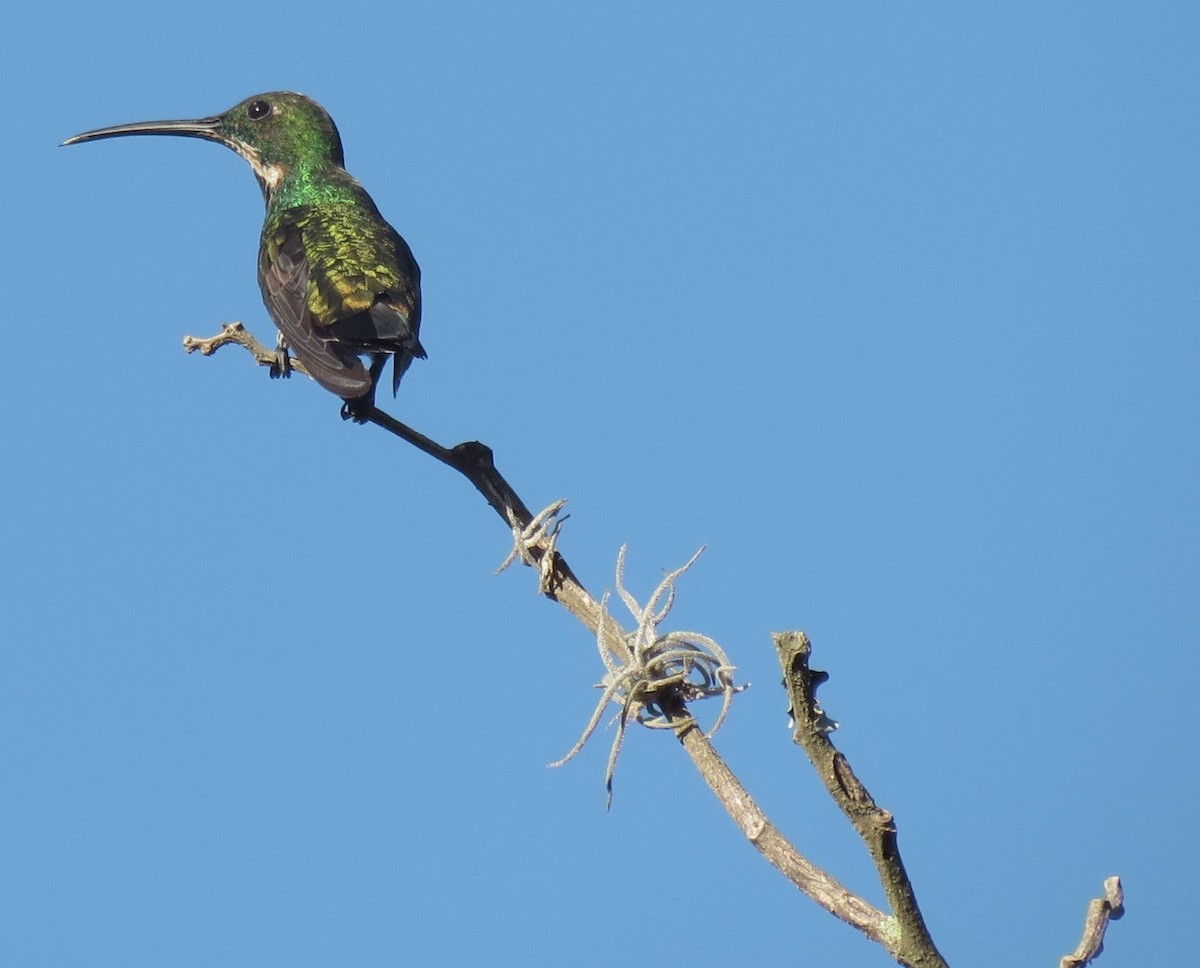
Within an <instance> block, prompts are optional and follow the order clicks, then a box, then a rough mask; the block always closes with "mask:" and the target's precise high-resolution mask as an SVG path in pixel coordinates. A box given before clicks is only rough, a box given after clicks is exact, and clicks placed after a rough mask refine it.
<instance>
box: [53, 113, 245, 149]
mask: <svg viewBox="0 0 1200 968" xmlns="http://www.w3.org/2000/svg"><path fill="white" fill-rule="evenodd" d="M127 134H171V135H177V136H179V137H182V138H205V139H207V140H209V141H219V142H221V144H224V145H229V139H228V138H226V137H225V136H224V135H223V134H221V118H220V117H219V116H216V117H211V118H199V119H197V120H195V121H135V122H134V123H133V124H115V125H113V126H112V127H111V128H97V129H96V130H95V131H84V132H83V133H82V134H77V135H73V136H72V137H70V138H68V139H67V140H66V141H64V142H63V143H62V145H60V146H59V147H63V146H65V145H76V144H79V143H80V142H81V141H99V140H100V139H101V138H119V137H121V136H123V135H127ZM230 147H232V145H230Z"/></svg>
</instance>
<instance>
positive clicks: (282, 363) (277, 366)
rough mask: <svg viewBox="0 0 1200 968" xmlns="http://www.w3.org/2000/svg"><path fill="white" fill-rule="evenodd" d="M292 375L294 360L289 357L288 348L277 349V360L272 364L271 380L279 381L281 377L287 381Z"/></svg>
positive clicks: (280, 347)
mask: <svg viewBox="0 0 1200 968" xmlns="http://www.w3.org/2000/svg"><path fill="white" fill-rule="evenodd" d="M291 375H292V358H291V356H290V355H288V351H287V347H286V346H282V345H281V346H278V347H276V349H275V360H274V362H272V363H271V379H272V380H278V379H280V378H281V377H282V378H283V379H285V380H286V379H287V378H288V377H290V376H291Z"/></svg>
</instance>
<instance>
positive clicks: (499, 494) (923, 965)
mask: <svg viewBox="0 0 1200 968" xmlns="http://www.w3.org/2000/svg"><path fill="white" fill-rule="evenodd" d="M183 343H184V348H185V349H186V350H187V352H189V353H192V352H196V351H199V352H200V353H201V354H202V355H204V356H209V355H211V354H212V353H214V352H215V351H216V350H217V349H219V348H220V347H222V346H226V345H229V344H236V345H239V346H242V347H243V348H245V349H246V350H248V351H249V352H250V353H251V354H252V355H253V356H254V358H255V361H256V362H257V363H258V364H259V365H261V366H270V367H278V364H279V354H278V353H277V351H275V350H272V349H270V348H268V347H266V346H264V345H263V344H262V343H259V342H258V340H256V339H255V338H254V337H253V336H251V335H250V334H249V333H248V332H246V330H245V329H244V327H243V326H242V324H241V323H226V324H225V325H224V326H223V328H222V331H221V332H220V333H219V334H217V335H216V336H212V337H209V338H207V339H196V338H194V337H191V336H188V337H185V338H184V341H183ZM291 365H292V368H293V369H296V370H297V371H298V372H301V373H303V372H305V370H304V367H303V364H301V363H300V361H298V360H294V361H292V363H291ZM272 375H274V373H273V374H272ZM365 419H366V421H367V422H369V423H373V424H375V425H376V426H378V427H381V428H383V429H384V430H387V431H388V432H389V433H392V434H394V435H396V436H397V437H399V438H401V439H402V440H405V441H407V442H408V443H410V444H412V445H413V446H414V447H416V448H418V449H419V450H421V451H423V452H424V453H426V454H428V455H430V456H431V457H433V458H435V459H436V460H438V461H440V462H441V463H443V464H445V465H446V466H447V467H451V468H453V469H454V470H456V471H458V472H459V473H460V474H462V475H463V476H464V477H465V478H466V479H467V480H468V481H470V482H471V484H472V485H474V487H475V489H476V490H478V491H479V493H480V494H482V495H483V497H484V499H485V500H486V501H487V502H488V504H489V505H490V506H491V507H492V509H493V510H494V511H495V512H496V513H497V514H498V515H499V516H500V519H501V520H502V521H504V523H505V525H506V526H507V527H508V528H509V529H510V531H511V532H512V534H513V543H514V548H513V552H512V553H511V554H510V555H509V557H508V558H506V559H505V562H504V564H503V565H502V566H501V569H500V570H503V568H504V567H507V566H508V565H509V564H511V563H512V562H513V561H515V560H516V558H518V557H519V558H520V559H521V560H522V561H523V562H524V563H525V564H528V565H530V566H532V567H534V568H535V569H536V570H537V571H538V574H539V583H538V590H539V591H540V592H541V593H542V594H544V595H546V596H547V597H548V598H552V599H554V600H555V601H557V602H558V603H559V604H560V605H562V606H563V607H564V608H566V609H567V611H569V612H570V613H571V614H572V615H574V616H575V617H576V618H577V619H579V621H580V622H582V623H583V624H584V625H585V626H586V627H587V628H588V629H590V630H591V632H592V633H593V634H594V635H596V637H597V644H598V647H599V648H600V652H601V657H602V659H603V661H604V664H605V667H606V669H607V670H608V675H607V676H606V677H605V682H603V683H602V684H601V689H602V690H603V695H602V697H601V699H600V702H599V703H598V704H597V706H596V709H595V710H594V712H593V715H592V717H591V719H590V720H589V722H588V724H587V726H586V727H585V729H584V733H583V735H582V736H581V738H580V740H579V742H578V743H577V744H576V745H575V747H573V748H572V750H571V751H570V752H569V753H568V754H567V756H566V757H565V758H564V760H565V759H570V758H571V756H573V755H574V754H575V753H577V752H578V751H579V749H580V748H581V747H582V745H583V743H584V742H585V741H586V740H587V738H588V737H589V736H590V735H591V733H592V731H593V730H595V728H596V727H597V725H598V724H599V721H600V718H601V716H602V713H603V710H604V709H605V707H606V705H607V703H608V702H615V703H618V704H619V705H620V706H621V711H620V713H619V714H618V721H619V724H618V732H617V738H616V741H615V742H614V745H613V748H612V749H611V751H610V753H609V762H608V778H609V782H610V785H611V778H612V771H613V769H614V768H615V763H616V756H617V753H618V752H619V750H620V744H621V740H622V739H623V738H624V732H625V727H626V725H627V723H628V720H629V718H630V717H631V716H633V717H634V718H635V719H637V720H638V721H639V722H642V723H643V724H644V725H647V726H652V727H655V728H669V729H672V730H674V732H675V734H676V736H677V737H678V739H679V741H680V743H681V744H682V746H683V748H684V749H685V750H686V751H687V753H688V755H689V756H690V757H691V759H692V762H693V764H694V765H695V766H696V768H697V770H699V772H700V775H701V776H703V777H704V780H705V782H706V783H708V785H709V788H710V789H711V790H712V791H713V793H714V794H715V795H716V797H717V799H718V800H719V801H720V802H721V804H722V805H723V806H724V808H725V810H726V811H727V812H728V813H729V815H730V816H731V817H732V818H733V820H734V822H735V823H736V824H737V825H738V827H739V828H740V829H741V831H742V832H743V834H745V836H746V838H747V839H748V840H749V841H750V842H751V843H752V844H753V845H754V847H755V849H756V850H758V851H759V853H761V854H762V855H763V857H764V858H766V860H767V861H768V862H770V863H771V864H772V865H773V866H774V867H775V868H776V869H778V870H779V871H780V872H781V873H783V875H784V876H785V877H787V878H788V880H790V881H791V882H792V883H793V884H795V885H796V887H797V888H799V889H800V890H801V891H802V892H803V893H804V894H806V895H807V896H808V897H810V898H811V899H812V900H813V901H815V902H816V903H817V904H819V905H820V906H821V907H823V908H824V909H825V910H826V911H829V912H830V913H831V914H833V915H835V916H836V917H838V918H840V919H842V920H843V921H845V922H846V923H847V924H850V925H852V926H853V927H855V928H857V929H858V930H859V931H862V932H863V933H864V934H866V935H867V936H868V937H869V938H871V939H872V940H873V941H876V942H878V943H879V944H881V945H882V946H883V947H884V948H885V949H886V950H887V951H888V952H889V953H890V954H891V955H892V957H893V958H895V960H896V961H897V962H899V963H900V964H902V965H906V966H910V968H945V964H946V963H945V961H944V959H943V958H942V956H941V955H940V954H939V953H938V951H937V948H936V947H935V946H934V944H933V941H932V939H931V938H930V936H929V933H928V930H927V929H926V927H925V923H924V919H923V918H922V917H921V912H920V909H919V908H918V907H917V902H916V897H915V894H914V892H913V888H912V884H911V883H910V882H909V879H908V875H907V874H906V873H905V870H904V865H903V863H902V861H901V859H900V853H899V850H898V848H897V845H896V825H895V821H894V819H893V817H892V815H891V813H889V812H888V811H886V810H883V809H881V808H879V807H878V806H876V804H875V802H874V800H872V799H871V796H870V794H869V793H868V792H867V790H866V788H865V787H864V786H863V785H862V783H861V782H860V781H859V780H858V778H857V777H856V776H855V774H854V772H853V770H851V768H850V764H849V763H848V762H847V760H846V758H845V756H843V755H842V754H841V753H839V752H838V751H837V750H836V749H835V748H834V747H833V744H832V743H831V742H830V741H829V739H828V734H829V733H830V732H832V731H833V730H834V729H836V728H837V723H835V722H833V721H832V720H831V719H830V718H829V717H828V716H827V715H826V714H825V712H824V710H823V709H821V706H820V704H819V703H818V702H817V700H816V694H815V693H816V688H817V686H819V685H820V684H821V683H822V682H824V681H825V679H827V678H828V676H827V675H826V674H825V673H824V672H818V671H815V670H812V669H809V667H808V656H809V653H810V652H811V645H810V643H809V641H808V637H807V636H806V635H805V634H804V633H803V632H788V633H778V634H776V635H775V636H774V639H775V646H776V649H777V650H778V652H779V658H780V662H781V664H782V666H783V670H784V684H785V686H786V687H787V690H788V693H789V695H790V697H791V701H792V714H793V717H794V720H795V733H794V737H793V738H794V739H795V741H796V743H798V744H799V745H801V746H802V747H804V749H805V752H807V753H808V756H809V759H810V760H811V761H812V763H813V765H814V766H815V767H816V769H817V772H818V773H819V774H820V776H821V778H822V780H823V781H824V783H825V786H826V789H827V790H828V791H829V793H830V795H831V796H833V798H834V800H835V801H836V802H837V803H838V805H839V806H840V807H841V808H842V810H843V812H845V814H846V815H847V817H848V818H849V819H850V821H851V823H853V824H854V827H855V829H856V830H858V832H859V834H860V836H861V837H862V838H863V840H864V842H865V843H866V846H867V849H868V851H869V852H870V854H871V857H872V858H873V859H874V861H875V866H876V869H877V871H878V873H879V877H880V880H881V882H882V884H883V888H884V892H885V895H886V896H887V899H888V903H889V906H890V907H891V909H892V911H893V914H890V915H889V914H886V913H884V912H882V911H880V910H878V909H877V908H875V907H874V906H872V905H871V904H869V903H868V902H867V901H865V900H864V899H863V898H861V897H859V896H858V895H856V894H854V893H853V892H852V891H850V890H848V889H847V888H845V887H844V886H842V885H841V884H840V883H838V882H837V881H836V880H835V879H834V878H832V877H830V876H829V875H828V874H826V873H825V872H824V871H822V870H820V869H819V868H817V867H816V866H815V865H813V864H812V863H810V862H809V861H808V860H807V859H806V858H805V857H804V856H803V855H801V854H800V853H799V852H798V851H797V850H796V848H795V847H794V846H793V845H792V844H791V843H790V842H789V841H788V840H787V838H785V837H784V836H783V835H782V834H781V833H780V832H779V830H778V829H777V828H776V827H775V826H774V825H773V824H772V823H771V822H770V821H769V820H768V819H767V817H766V815H765V814H764V813H763V812H762V810H761V809H760V808H759V807H758V805H757V804H756V803H755V802H754V800H753V799H752V798H751V796H750V794H749V793H748V792H747V791H746V789H745V788H744V787H743V786H742V784H741V782H740V781H739V780H738V779H737V777H736V776H735V775H734V774H733V772H732V771H731V770H730V769H729V767H728V766H727V765H726V764H725V762H724V760H722V759H721V757H720V755H719V754H718V753H717V751H716V750H715V749H714V748H713V745H712V743H711V742H710V737H711V735H712V733H713V732H715V731H716V728H717V727H719V725H720V723H721V721H723V719H724V716H725V712H726V710H727V708H728V704H729V699H730V697H731V695H732V693H733V692H736V691H738V690H739V689H740V688H741V687H734V686H733V685H732V679H731V674H732V672H733V667H732V666H731V665H730V664H729V660H728V659H727V658H726V657H725V654H724V652H722V651H721V650H720V648H719V647H718V646H717V644H716V643H715V642H713V641H712V640H711V639H709V638H707V637H706V636H703V635H700V634H699V633H696V632H671V633H668V634H666V635H663V636H659V635H657V633H656V631H655V629H656V627H657V625H658V623H659V622H661V621H662V620H663V618H665V617H666V615H667V613H668V612H669V611H670V608H671V605H672V603H673V600H674V594H675V585H674V582H675V579H677V578H678V577H679V576H680V575H681V574H683V572H684V571H686V570H687V568H688V567H690V565H691V564H692V561H694V560H695V558H694V557H693V559H692V561H689V562H688V564H687V565H685V566H684V567H683V568H681V569H678V570H676V571H674V572H671V573H669V574H667V575H666V576H665V578H664V580H663V582H662V583H661V584H660V585H659V587H658V588H657V589H656V590H655V592H654V593H653V594H652V595H651V597H650V598H649V599H648V601H647V604H646V605H645V606H644V607H643V606H640V605H639V604H638V603H637V602H636V600H635V599H634V598H633V596H632V595H630V594H629V593H628V592H627V591H626V590H625V588H624V586H623V580H622V574H621V571H622V565H623V563H624V550H625V549H624V548H622V549H621V554H620V556H619V559H618V572H617V590H618V593H619V595H620V596H621V598H622V600H623V601H624V602H625V603H626V605H627V606H628V607H629V608H630V610H631V612H632V613H633V615H634V618H635V620H636V621H637V625H638V628H637V629H635V631H633V632H626V631H625V630H624V629H623V628H622V627H621V626H620V625H619V624H618V623H617V622H616V621H615V620H614V619H613V618H612V617H611V616H610V615H609V614H608V613H607V609H606V602H607V596H606V598H605V600H604V601H602V602H599V603H598V602H597V601H596V600H595V599H593V598H592V597H591V595H590V594H588V592H587V590H586V589H585V588H584V587H583V585H582V584H581V583H580V582H579V580H578V578H576V577H575V574H574V572H572V571H571V568H570V566H569V565H568V564H567V562H566V560H565V559H564V558H563V556H562V555H561V554H560V553H559V551H558V549H557V546H556V543H557V537H558V532H559V527H560V526H561V522H562V519H559V518H558V517H557V515H558V512H559V510H561V507H562V502H556V503H555V504H553V505H551V506H550V507H548V508H546V509H545V510H544V511H542V512H540V513H539V514H538V515H536V516H534V515H533V514H531V513H530V511H529V508H528V507H526V505H525V503H524V502H523V501H522V500H521V498H520V497H519V496H518V495H517V493H516V491H515V490H514V489H513V488H512V486H511V485H510V484H509V483H508V481H507V480H505V478H504V476H503V475H502V474H501V473H500V472H499V471H498V470H497V469H496V466H495V462H494V459H493V454H492V450H491V448H489V447H487V446H486V445H484V444H481V443H479V442H478V441H465V442H463V443H460V444H457V445H455V446H454V447H444V446H442V445H441V444H439V443H437V442H436V441H434V440H432V439H430V438H429V437H426V436H425V435H424V434H422V433H420V432H419V431H417V430H414V429H413V428H411V427H409V426H407V425H406V424H403V423H401V422H400V421H399V420H396V419H395V418H394V417H392V416H390V415H389V414H387V413H384V412H383V411H382V410H380V409H378V408H377V407H372V408H371V410H370V411H369V412H368V413H367V414H366V418H365ZM697 554H698V553H697ZM651 633H653V634H651ZM693 653H694V654H693ZM699 655H704V656H705V658H704V659H703V660H700V659H699V658H698V656H699ZM709 657H711V662H710V661H709ZM697 668H699V669H700V672H699V675H700V680H699V681H693V680H692V679H691V678H689V677H691V676H692V674H693V672H694V671H695V670H696V669H697ZM631 670H632V671H631ZM647 688H649V691H647ZM717 694H721V695H723V697H724V702H723V706H722V711H721V713H720V715H719V717H718V719H717V725H716V726H714V728H713V730H711V731H710V732H709V733H708V734H705V732H704V731H703V730H702V729H701V728H700V727H699V725H698V724H697V723H696V721H695V719H694V718H693V716H692V714H691V713H690V712H689V711H688V708H687V702H688V700H690V699H696V698H701V697H703V696H707V695H717ZM647 712H649V713H650V715H646V713H647ZM1105 892H1106V897H1105V898H1100V899H1096V900H1094V901H1092V903H1091V905H1090V906H1089V908H1088V916H1087V921H1086V924H1085V928H1084V936H1083V940H1082V941H1081V942H1080V944H1079V947H1078V948H1077V949H1076V951H1075V953H1074V954H1072V955H1068V956H1066V957H1064V958H1063V959H1062V962H1061V968H1082V966H1083V965H1086V964H1087V963H1088V962H1089V961H1090V960H1091V959H1092V958H1094V957H1095V956H1096V955H1097V954H1099V953H1100V950H1101V947H1102V941H1103V937H1104V932H1105V929H1106V928H1107V926H1108V922H1109V921H1110V920H1115V919H1117V918H1119V917H1120V916H1121V913H1122V911H1123V907H1122V903H1123V899H1122V894H1121V884H1120V880H1119V879H1118V878H1116V877H1110V878H1109V879H1108V880H1107V881H1105Z"/></svg>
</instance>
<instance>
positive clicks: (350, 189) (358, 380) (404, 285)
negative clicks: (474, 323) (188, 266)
mask: <svg viewBox="0 0 1200 968" xmlns="http://www.w3.org/2000/svg"><path fill="white" fill-rule="evenodd" d="M133 134H163V135H180V136H183V137H188V138H205V139H207V140H209V141H216V142H219V143H220V144H223V145H225V146H226V147H228V148H232V149H233V150H234V151H236V152H237V153H238V154H239V155H241V156H242V157H243V158H245V159H246V161H248V162H249V163H250V167H251V169H252V170H253V171H254V175H255V177H256V178H257V179H258V184H259V186H260V187H261V188H262V192H263V199H264V200H265V202H266V207H267V216H266V221H265V222H264V223H263V230H262V239H261V242H260V245H259V250H258V283H259V287H260V288H261V289H262V295H263V301H264V302H265V303H266V306H267V311H268V312H269V313H270V314H271V318H272V319H273V320H274V321H275V325H276V326H277V327H278V329H279V360H278V362H277V364H276V365H275V366H274V367H272V374H271V375H272V376H280V375H283V376H286V375H287V374H288V348H289V347H290V348H291V350H292V351H293V352H294V353H295V355H296V358H297V359H299V360H300V361H301V362H302V363H303V364H304V368H305V369H306V370H307V371H308V373H309V374H310V375H311V376H312V378H313V379H314V380H316V381H317V382H318V383H319V384H321V386H323V387H324V388H325V389H326V390H329V391H331V392H332V393H335V394H337V395H338V396H339V397H341V398H342V400H343V401H344V403H343V405H342V416H343V418H353V419H355V420H356V421H360V422H361V421H363V420H365V419H366V415H367V414H368V413H369V412H370V410H371V408H372V407H373V406H374V401H375V387H376V384H377V383H378V382H379V378H380V376H381V375H382V373H383V370H384V367H385V366H386V365H387V359H388V357H389V356H390V357H391V358H392V361H393V362H392V393H393V394H395V392H396V389H397V387H399V385H400V378H401V377H402V376H403V375H404V372H405V371H406V370H407V369H408V367H409V364H410V363H412V361H413V360H414V359H416V358H420V359H424V358H425V349H424V347H422V346H421V341H420V340H419V339H418V333H419V331H420V328H421V270H420V268H419V267H418V266H417V262H416V259H414V258H413V254H412V250H411V249H409V247H408V243H407V242H405V241H404V239H403V238H401V236H400V233H398V232H397V231H396V230H395V229H394V228H392V226H391V225H389V224H388V223H387V222H386V221H385V220H384V218H383V216H382V215H380V214H379V209H378V208H376V207H375V203H374V202H373V201H372V200H371V196H370V195H368V194H367V193H366V191H365V190H364V189H363V187H362V185H360V184H359V183H358V181H357V180H355V178H354V177H353V176H352V175H350V173H349V172H347V171H346V168H345V158H344V155H343V152H342V139H341V136H340V135H339V134H338V129H337V126H336V125H334V123H333V119H332V118H331V117H330V116H329V113H328V112H327V111H326V110H325V109H324V108H323V107H321V105H319V104H318V103H317V102H316V101H314V100H312V99H311V98H307V97H305V96H304V95H302V94H295V93H292V92H288V91H276V92H272V93H270V94H256V95H255V96H254V97H249V98H246V100H244V101H242V102H241V103H240V104H237V105H235V106H234V107H232V108H230V109H229V110H228V111H226V112H225V113H224V114H218V115H216V116H214V117H210V118H199V119H196V120H191V121H141V122H137V123H134V124H120V125H115V126H113V127H110V128H98V129H96V130H95V131H85V132H83V134H77V135H75V136H74V137H73V138H68V139H67V140H66V141H64V142H63V144H64V145H72V144H78V143H79V142H81V141H94V140H96V139H99V138H115V137H120V136H122V135H133ZM360 354H369V356H370V358H371V366H370V370H369V371H368V369H367V368H366V367H365V366H364V365H363V362H362V360H361V359H360V358H359V356H360Z"/></svg>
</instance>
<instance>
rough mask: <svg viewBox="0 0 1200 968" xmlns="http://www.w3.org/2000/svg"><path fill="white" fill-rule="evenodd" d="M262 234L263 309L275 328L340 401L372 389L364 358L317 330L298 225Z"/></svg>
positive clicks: (260, 263)
mask: <svg viewBox="0 0 1200 968" xmlns="http://www.w3.org/2000/svg"><path fill="white" fill-rule="evenodd" d="M274 229H275V230H274V231H273V232H272V233H271V235H270V237H269V238H264V240H263V243H264V244H263V246H262V250H261V253H260V255H259V263H258V279H259V285H260V286H261V288H262V294H263V301H264V302H265V303H266V304H267V311H268V312H269V313H270V314H271V318H272V319H273V320H274V321H275V325H276V326H278V327H279V332H280V333H282V334H283V338H284V339H285V340H286V341H287V344H288V346H289V347H291V349H292V351H293V352H294V353H295V354H296V358H297V359H298V360H300V362H301V363H303V364H304V368H305V369H306V370H307V371H308V373H309V375H310V376H311V377H312V378H313V379H314V380H316V381H317V382H318V383H319V384H321V386H323V387H324V388H325V389H326V390H329V391H330V392H332V393H335V394H337V395H338V396H339V397H341V398H342V399H344V400H351V399H354V398H356V397H361V396H363V395H364V394H367V393H370V392H371V376H370V374H369V373H368V372H367V369H366V367H365V366H363V364H362V361H361V360H360V359H359V358H358V357H357V356H356V355H355V354H354V353H353V352H352V351H347V350H345V349H342V348H341V347H339V346H338V345H337V343H335V342H333V341H331V340H330V339H329V338H328V337H324V336H322V334H321V333H320V332H319V331H318V329H317V325H318V324H317V323H316V321H315V320H314V318H313V315H312V313H311V311H310V310H309V305H308V275H309V266H308V260H307V258H306V257H305V254H304V244H303V240H302V239H301V237H300V229H299V227H298V226H296V225H295V224H289V223H287V222H284V223H282V224H279V225H277V226H275V227H274Z"/></svg>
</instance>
